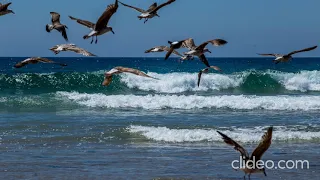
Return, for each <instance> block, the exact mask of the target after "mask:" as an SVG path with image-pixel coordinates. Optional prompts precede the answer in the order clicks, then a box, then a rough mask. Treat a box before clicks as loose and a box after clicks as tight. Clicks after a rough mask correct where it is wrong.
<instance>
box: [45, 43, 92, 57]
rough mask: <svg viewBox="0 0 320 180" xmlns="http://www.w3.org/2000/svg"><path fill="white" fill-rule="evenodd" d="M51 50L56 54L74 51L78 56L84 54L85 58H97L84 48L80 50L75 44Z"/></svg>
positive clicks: (58, 46) (63, 45) (54, 47)
mask: <svg viewBox="0 0 320 180" xmlns="http://www.w3.org/2000/svg"><path fill="white" fill-rule="evenodd" d="M50 50H51V51H53V52H54V53H55V54H59V53H60V52H61V51H72V52H75V53H77V54H82V55H84V56H96V55H94V54H92V53H90V52H89V51H87V50H85V49H83V48H79V47H78V46H76V45H75V44H60V45H55V46H53V47H52V48H50Z"/></svg>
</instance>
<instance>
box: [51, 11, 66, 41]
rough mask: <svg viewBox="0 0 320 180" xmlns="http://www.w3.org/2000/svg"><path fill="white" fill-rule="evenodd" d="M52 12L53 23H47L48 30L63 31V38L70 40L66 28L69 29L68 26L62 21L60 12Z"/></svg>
mask: <svg viewBox="0 0 320 180" xmlns="http://www.w3.org/2000/svg"><path fill="white" fill-rule="evenodd" d="M50 14H51V22H52V24H47V25H46V31H47V32H51V31H52V30H53V29H55V30H57V31H59V32H61V34H62V36H63V38H64V39H65V40H66V41H68V36H67V32H66V29H68V27H67V26H66V25H64V24H61V23H60V14H59V13H56V12H50Z"/></svg>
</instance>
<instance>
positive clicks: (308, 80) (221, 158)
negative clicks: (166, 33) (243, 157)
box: [0, 57, 320, 180]
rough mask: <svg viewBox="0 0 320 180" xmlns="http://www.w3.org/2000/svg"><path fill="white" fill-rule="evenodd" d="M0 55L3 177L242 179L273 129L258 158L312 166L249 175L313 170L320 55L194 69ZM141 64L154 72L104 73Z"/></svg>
mask: <svg viewBox="0 0 320 180" xmlns="http://www.w3.org/2000/svg"><path fill="white" fill-rule="evenodd" d="M23 59H24V58H22V57H18V58H14V57H12V58H11V57H7V58H5V57H2V58H0V153H1V163H0V177H1V179H68V180H69V179H142V180H144V179H196V180H198V179H199V180H201V179H223V180H224V179H243V176H244V173H243V172H241V171H235V170H234V169H233V168H232V167H231V162H232V161H233V160H238V159H239V155H240V154H239V153H238V152H237V151H235V150H234V149H233V147H231V146H228V145H227V144H225V143H224V142H223V141H222V139H221V137H220V136H219V134H217V132H216V131H217V130H219V131H221V132H223V133H225V134H227V135H228V136H230V137H231V138H234V139H235V140H236V141H238V142H239V143H240V144H242V145H243V146H244V147H246V148H247V150H248V151H249V153H251V152H252V151H253V150H254V148H255V147H256V146H257V145H258V144H259V142H260V139H261V137H262V135H263V134H264V133H265V131H266V129H267V128H268V127H270V126H273V127H274V132H273V139H272V144H271V146H270V148H269V149H268V151H267V152H266V153H265V154H264V156H263V157H262V159H263V160H272V161H274V162H276V163H277V162H279V161H280V160H307V161H309V164H310V166H309V168H306V167H305V168H303V169H302V168H297V169H289V168H287V169H279V168H273V169H267V170H266V173H267V177H265V176H264V175H263V174H253V175H252V176H251V178H252V179H272V180H274V179H285V180H286V179H288V180H293V179H296V180H303V179H315V177H319V176H320V150H319V149H320V144H319V142H320V112H319V110H320V58H295V59H293V61H291V62H289V63H284V64H277V65H275V64H273V63H272V59H270V58H209V62H210V64H211V65H216V66H219V67H220V68H221V69H222V70H223V72H221V73H220V72H214V71H211V72H210V73H208V74H203V75H202V80H201V84H200V87H197V77H198V76H197V73H198V72H199V70H200V69H203V68H204V65H203V64H202V63H201V62H200V61H199V60H198V59H194V60H193V61H186V62H182V63H181V62H179V61H178V59H177V58H171V59H169V60H163V58H100V57H93V58H62V57H60V58H51V59H52V60H54V61H58V62H63V63H66V64H68V66H67V67H63V68H62V67H60V66H55V65H52V64H36V65H27V66H26V67H24V68H21V69H14V68H13V67H12V66H13V65H14V64H15V63H16V62H18V61H20V60H23ZM115 66H125V67H132V68H138V69H140V70H142V71H144V72H146V73H147V74H148V75H150V76H153V77H155V78H157V79H159V80H155V79H149V78H144V77H139V76H134V75H132V74H125V73H124V74H121V75H116V76H115V77H114V79H113V82H112V83H111V85H110V86H108V87H103V86H102V85H101V83H102V81H103V79H104V72H105V71H108V70H110V69H112V68H113V67H115Z"/></svg>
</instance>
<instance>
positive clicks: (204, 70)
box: [198, 66, 222, 87]
mask: <svg viewBox="0 0 320 180" xmlns="http://www.w3.org/2000/svg"><path fill="white" fill-rule="evenodd" d="M210 69H214V70H216V71H222V70H221V69H220V68H219V67H218V66H210V67H206V68H204V69H202V70H201V71H199V73H198V87H199V86H200V80H201V76H202V73H208V72H209V70H210Z"/></svg>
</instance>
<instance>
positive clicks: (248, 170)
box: [217, 127, 273, 179]
mask: <svg viewBox="0 0 320 180" xmlns="http://www.w3.org/2000/svg"><path fill="white" fill-rule="evenodd" d="M272 130H273V127H269V128H268V130H267V132H266V133H265V134H264V135H263V136H262V139H261V141H260V143H259V145H258V147H257V148H256V149H255V150H254V151H253V153H252V154H251V156H249V153H248V152H247V151H246V150H245V149H244V148H243V147H242V146H241V145H239V144H238V143H237V142H235V141H234V140H233V139H231V138H230V137H228V136H227V135H225V134H223V133H221V132H219V131H217V132H218V133H219V134H220V135H221V136H222V139H223V140H224V142H225V143H227V144H229V145H231V146H234V149H235V150H237V151H239V152H240V154H241V156H242V159H244V161H245V162H244V163H243V164H244V165H245V164H248V165H249V167H248V166H247V167H245V168H240V170H242V171H244V173H245V176H244V179H245V178H246V175H247V174H248V176H249V179H250V176H251V174H252V173H264V175H265V176H267V174H266V171H265V169H264V168H262V169H261V168H260V169H259V168H257V167H256V164H252V163H246V162H247V161H248V160H253V159H254V160H255V162H257V161H259V160H261V157H262V155H263V154H264V153H265V152H266V151H267V150H268V148H269V147H270V145H271V139H272Z"/></svg>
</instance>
